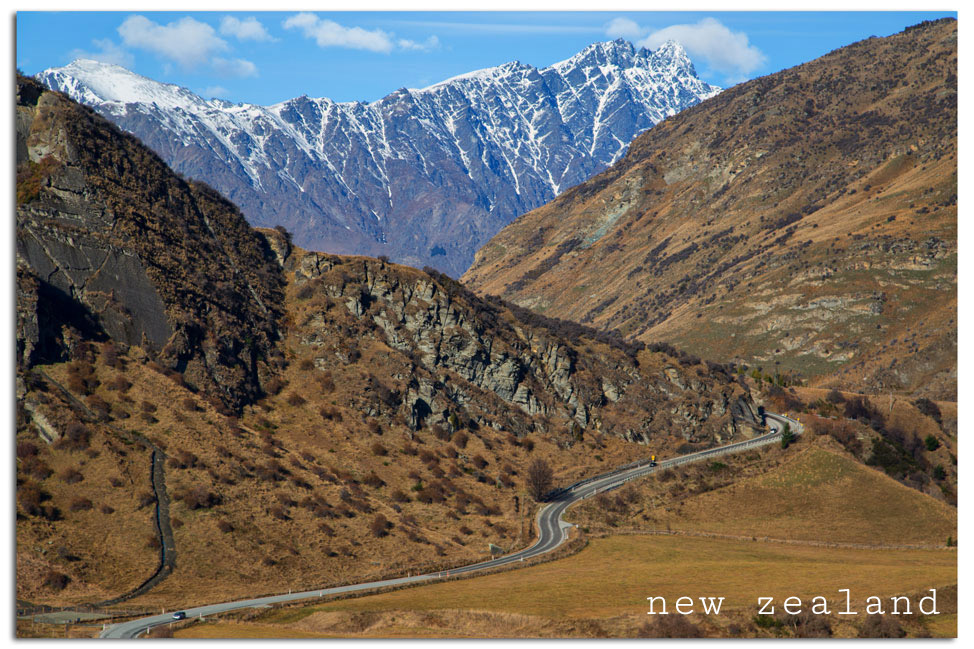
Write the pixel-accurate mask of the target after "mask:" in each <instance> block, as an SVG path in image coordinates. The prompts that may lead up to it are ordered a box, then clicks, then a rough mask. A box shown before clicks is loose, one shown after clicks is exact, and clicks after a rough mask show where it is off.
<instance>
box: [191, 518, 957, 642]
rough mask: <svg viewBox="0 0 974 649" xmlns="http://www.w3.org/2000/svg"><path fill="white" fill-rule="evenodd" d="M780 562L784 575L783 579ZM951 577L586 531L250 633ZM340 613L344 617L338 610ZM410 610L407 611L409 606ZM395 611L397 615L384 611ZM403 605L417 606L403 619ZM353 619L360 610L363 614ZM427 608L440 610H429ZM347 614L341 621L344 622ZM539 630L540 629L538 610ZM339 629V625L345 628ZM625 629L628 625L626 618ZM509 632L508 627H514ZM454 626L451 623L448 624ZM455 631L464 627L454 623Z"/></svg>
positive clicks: (858, 555)
mask: <svg viewBox="0 0 974 649" xmlns="http://www.w3.org/2000/svg"><path fill="white" fill-rule="evenodd" d="M783 572H786V573H787V574H788V578H787V580H783V579H782V578H781V575H782V573H783ZM955 581H956V555H955V554H953V553H951V552H943V551H932V550H927V551H924V550H911V551H874V550H873V551H871V550H857V549H844V548H843V549H835V548H821V547H809V546H787V545H777V544H756V543H752V542H746V541H728V540H714V539H699V538H674V537H642V536H624V537H609V538H600V539H595V540H593V541H592V542H591V543H590V545H589V547H587V548H586V549H585V550H583V551H582V552H581V553H579V554H578V555H575V556H572V557H568V558H566V559H562V560H559V561H556V562H554V563H550V564H544V565H541V566H536V567H531V568H527V569H524V570H518V571H513V572H508V573H502V574H497V575H490V576H486V577H480V578H475V579H468V580H462V581H457V582H451V583H445V584H436V585H431V586H424V587H420V588H412V589H407V590H402V591H396V592H392V593H387V594H379V595H373V596H368V597H362V598H358V599H351V600H345V601H339V602H334V603H329V604H322V605H317V606H312V607H304V608H300V609H297V610H286V611H281V612H271V613H268V614H266V615H263V616H261V618H260V619H259V621H258V622H257V624H259V626H257V627H255V628H254V633H255V635H259V636H260V637H267V636H266V635H265V634H266V633H267V630H268V628H274V626H276V627H277V634H278V635H281V636H290V633H291V631H292V630H294V631H295V632H296V634H297V635H304V634H306V633H309V632H317V633H321V634H323V635H325V634H327V635H331V634H336V635H345V636H349V635H351V636H355V635H357V634H358V633H362V631H366V629H362V630H360V631H359V632H358V633H356V632H355V631H354V630H353V629H351V628H349V627H348V626H347V625H348V623H349V621H350V620H352V619H355V617H354V616H355V615H358V616H361V614H362V613H371V614H383V613H384V614H387V615H386V616H385V618H384V619H383V618H380V617H378V616H376V617H373V618H372V620H373V623H374V624H375V623H378V622H379V621H380V620H381V621H382V622H384V624H385V625H386V626H385V628H383V626H382V625H379V627H378V628H373V629H371V630H368V635H373V636H379V637H384V636H387V635H397V634H398V633H400V632H402V629H399V628H397V626H396V621H395V619H394V618H395V617H397V616H398V617H400V618H401V620H400V625H401V624H402V622H403V621H407V620H410V619H413V621H415V617H414V613H415V612H444V611H448V610H454V611H456V610H460V611H469V612H474V611H475V612H477V613H478V614H483V613H485V612H487V613H501V614H516V615H520V616H535V617H537V618H540V619H541V620H544V621H547V622H549V623H554V624H553V625H552V626H554V627H555V628H556V629H560V630H561V631H562V632H563V633H564V634H565V635H576V634H573V633H565V631H566V630H567V629H566V627H565V626H560V625H559V623H561V624H562V625H563V624H565V623H567V622H574V623H575V624H576V625H577V626H578V629H579V631H580V633H579V634H578V635H583V636H585V635H588V633H587V631H590V630H592V627H591V626H585V625H582V624H579V622H580V621H582V620H601V621H602V622H603V626H600V627H596V628H597V629H600V630H601V632H600V633H599V632H597V633H596V635H605V634H606V633H607V631H608V629H609V628H612V629H614V630H616V631H619V630H620V629H618V628H616V627H617V626H619V625H620V624H621V625H622V626H625V625H624V623H621V622H620V620H618V619H614V618H620V617H621V618H623V619H624V620H627V621H628V622H629V624H631V625H633V626H634V623H638V621H641V619H640V618H642V617H643V616H644V615H645V609H646V597H648V596H657V595H661V596H664V597H666V598H668V599H669V601H670V602H671V603H670V607H671V608H672V606H673V604H672V602H674V601H675V600H676V598H677V597H680V596H684V595H692V596H694V597H700V596H711V595H713V596H724V597H726V598H727V599H726V600H725V602H724V608H723V609H722V610H723V611H725V613H722V615H728V614H732V613H734V611H735V610H737V611H744V612H746V611H751V610H752V609H753V608H754V606H755V605H756V604H757V598H758V597H760V596H774V597H776V598H778V601H779V602H780V601H781V599H783V598H784V597H788V596H792V595H794V596H798V597H802V598H804V599H805V601H809V602H810V600H811V598H812V597H814V596H816V595H823V596H825V597H826V598H827V599H828V600H829V601H831V602H838V601H840V598H841V596H842V595H841V594H840V593H837V592H836V591H837V589H838V588H850V589H851V591H852V593H853V595H852V597H853V599H854V600H855V601H858V602H862V601H863V600H864V599H865V597H867V596H870V595H877V596H890V595H892V594H896V593H904V592H919V591H923V590H925V589H927V588H931V587H934V588H937V587H942V586H945V585H948V584H952V583H954V582H955ZM336 612H341V613H344V614H345V615H344V616H336V615H335V613H336ZM409 612H413V613H409ZM392 613H394V615H390V614H392ZM411 616H413V617H412V618H411ZM358 619H360V620H361V619H362V618H361V617H359V618H358ZM430 619H436V617H435V616H432V617H431V618H430ZM343 625H345V626H343ZM533 626H534V631H535V633H539V634H544V635H547V634H545V633H544V625H543V624H541V623H540V621H538V622H536V623H535V624H534V625H533ZM508 628H510V627H502V628H499V629H495V630H494V631H493V632H490V631H488V632H486V633H485V635H488V636H491V637H504V635H506V634H505V631H507V629H508ZM204 629H205V627H203V628H201V629H200V630H199V632H197V631H194V630H192V629H191V630H188V631H187V632H186V635H188V636H197V633H199V634H203V633H205V634H206V636H207V637H228V636H230V637H254V636H252V635H250V631H249V625H245V624H237V625H232V624H228V625H225V626H224V625H218V626H217V627H216V628H215V630H214V629H210V630H204ZM343 629H344V630H343ZM630 630H631V629H630ZM415 631H418V635H420V636H424V635H433V634H434V631H433V629H431V628H430V626H429V622H427V626H425V627H421V628H419V629H416V630H415ZM513 634H516V631H514V632H513V633H512V635H513ZM450 635H452V634H450ZM458 635H461V636H462V635H465V633H464V632H463V631H462V630H459V633H458Z"/></svg>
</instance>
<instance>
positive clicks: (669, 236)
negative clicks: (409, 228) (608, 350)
mask: <svg viewBox="0 0 974 649" xmlns="http://www.w3.org/2000/svg"><path fill="white" fill-rule="evenodd" d="M956 66H957V23H956V21H954V20H943V21H937V22H935V23H928V24H921V25H918V26H916V27H914V28H910V29H907V30H905V31H904V32H903V33H900V34H895V35H893V36H890V37H888V38H872V39H868V40H865V41H862V42H860V43H856V44H853V45H850V46H848V47H844V48H841V49H838V50H836V51H834V52H832V53H830V54H828V55H826V56H824V57H821V58H820V59H817V60H815V61H811V62H809V63H805V64H803V65H800V66H798V67H795V68H792V69H789V70H784V71H782V72H778V73H776V74H772V75H768V76H766V77H762V78H760V79H755V80H753V81H749V82H747V83H742V84H740V85H738V86H735V87H734V88H731V89H729V90H726V91H724V92H722V93H721V94H720V95H718V96H716V97H714V98H712V99H709V100H707V101H705V102H702V103H700V104H699V105H697V106H694V107H692V108H689V109H687V110H685V111H683V112H681V113H680V114H679V115H676V116H674V117H672V118H670V119H667V120H666V121H665V122H663V123H661V124H659V125H658V126H656V127H654V128H652V129H651V130H649V131H647V132H646V133H644V134H642V135H640V136H639V137H637V138H636V139H635V140H634V141H633V143H632V145H631V147H630V149H629V152H628V153H627V155H626V157H625V158H623V159H622V160H620V161H619V162H618V163H616V164H615V165H613V166H612V167H611V168H610V169H608V170H607V171H605V172H604V173H602V174H599V175H598V176H595V177H593V178H591V179H590V180H588V181H586V182H585V183H582V184H580V185H578V186H576V187H574V188H572V189H570V190H568V191H566V192H564V193H563V194H561V195H560V196H559V197H558V198H556V199H555V200H554V201H552V202H551V203H549V204H548V205H545V206H544V207H542V208H539V209H537V210H535V211H533V212H530V213H528V214H525V215H523V216H522V217H520V218H519V219H517V220H516V221H515V222H514V223H512V224H511V225H509V226H508V227H506V228H505V229H504V230H503V231H501V232H500V233H498V234H497V236H495V237H494V238H493V239H492V240H491V241H490V242H489V243H488V244H486V245H485V246H484V247H483V248H482V249H481V250H480V251H478V253H477V259H476V261H475V263H474V265H473V266H472V267H471V268H470V269H469V270H468V271H467V273H466V274H465V275H464V276H463V280H464V282H465V283H467V284H468V285H469V286H471V287H473V288H475V289H476V290H477V291H481V292H484V293H490V294H494V295H499V296H501V297H503V298H504V299H508V300H512V301H515V302H516V303H518V304H519V305H521V306H523V307H525V308H530V309H534V310H536V311H539V312H542V313H545V314H548V315H552V316H555V317H560V318H570V319H572V320H576V321H578V322H581V323H585V324H592V325H593V326H597V327H599V328H605V329H613V330H615V331H618V332H619V333H620V334H622V335H625V336H630V337H633V338H636V339H638V340H643V341H646V342H649V341H657V340H665V341H668V342H671V343H673V344H676V345H678V346H680V347H682V348H684V349H689V350H693V352H694V353H696V354H699V355H701V356H703V357H705V358H710V359H713V360H719V361H725V362H726V361H734V362H738V363H746V364H749V365H752V366H763V367H764V368H765V370H767V371H768V372H769V373H770V372H772V371H773V369H772V368H777V369H780V370H790V371H793V372H797V373H800V374H801V375H802V376H804V377H806V378H813V379H815V380H819V381H821V382H822V384H823V385H838V386H845V387H847V388H848V389H851V390H857V391H858V390H876V391H885V390H888V389H892V390H903V391H909V392H913V393H916V394H918V395H921V394H922V395H925V396H930V397H934V398H939V399H946V400H953V399H954V398H955V392H956V380H955V379H953V378H952V377H953V376H955V375H956V366H957V361H956V358H957V357H956V354H957V327H956V324H955V322H956V304H957V303H956V295H957V284H956V282H957V257H956V255H957V76H956V70H957V67H956ZM907 341H908V342H907Z"/></svg>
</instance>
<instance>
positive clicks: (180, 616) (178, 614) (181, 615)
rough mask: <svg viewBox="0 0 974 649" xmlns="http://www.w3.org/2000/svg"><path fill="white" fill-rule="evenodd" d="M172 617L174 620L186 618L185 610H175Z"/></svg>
mask: <svg viewBox="0 0 974 649" xmlns="http://www.w3.org/2000/svg"><path fill="white" fill-rule="evenodd" d="M172 619H174V620H185V619H186V611H176V612H175V613H173V614H172Z"/></svg>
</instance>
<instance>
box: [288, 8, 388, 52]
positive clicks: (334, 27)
mask: <svg viewBox="0 0 974 649" xmlns="http://www.w3.org/2000/svg"><path fill="white" fill-rule="evenodd" d="M283 24H284V29H299V30H301V32H302V33H303V34H304V36H305V37H306V38H313V39H314V40H315V42H316V43H317V44H318V46H319V47H347V48H349V49H353V50H369V51H371V52H383V53H389V52H391V51H392V50H393V48H394V46H395V44H394V43H393V40H392V35H391V34H388V33H387V32H384V31H382V30H381V29H374V30H371V31H369V30H367V29H362V28H361V27H345V26H344V25H339V24H338V23H336V22H334V21H332V20H322V19H321V18H319V17H318V16H316V15H314V14H310V13H299V14H295V15H294V16H291V17H290V18H288V19H287V20H285V21H284V23H283Z"/></svg>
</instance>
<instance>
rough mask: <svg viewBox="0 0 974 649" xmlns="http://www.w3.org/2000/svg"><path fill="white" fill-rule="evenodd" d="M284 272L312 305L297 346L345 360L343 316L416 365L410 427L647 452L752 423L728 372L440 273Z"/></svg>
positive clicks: (363, 267) (304, 258)
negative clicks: (582, 438)
mask: <svg viewBox="0 0 974 649" xmlns="http://www.w3.org/2000/svg"><path fill="white" fill-rule="evenodd" d="M287 268H288V270H289V271H290V272H293V274H294V282H295V287H296V291H297V294H298V296H300V300H301V301H306V302H307V303H308V305H309V307H308V311H307V313H306V315H305V317H304V318H303V319H302V320H301V321H299V322H298V325H297V328H296V330H295V331H296V332H297V333H298V335H299V336H300V337H301V341H302V343H303V344H304V345H308V346H311V347H313V348H316V349H319V350H321V351H322V352H331V353H332V354H334V355H337V356H338V357H340V358H342V359H344V360H347V359H348V358H349V354H348V351H347V350H343V349H342V348H343V347H344V346H345V345H344V342H343V341H341V340H337V339H336V337H335V336H334V335H333V333H332V332H333V331H334V329H335V328H336V327H340V326H341V324H340V323H342V322H343V318H348V319H351V320H353V321H355V322H356V323H357V325H360V326H361V325H364V326H365V327H366V328H367V331H368V332H369V333H368V334H367V335H369V336H373V337H375V338H376V339H377V340H379V341H381V342H382V343H383V344H384V345H385V346H387V347H388V348H389V349H391V350H395V351H396V352H398V353H399V354H401V355H403V356H405V357H407V358H408V359H410V360H411V363H412V366H413V372H412V373H411V376H410V377H408V379H407V380H406V383H407V385H406V387H405V389H404V390H403V394H402V400H401V404H400V405H398V406H397V410H396V412H399V413H400V414H401V415H402V416H403V417H405V419H406V420H407V421H408V423H409V424H410V426H411V427H413V428H416V427H420V426H422V425H424V423H435V424H440V425H444V426H449V423H450V417H451V415H454V416H455V415H456V413H458V412H460V413H464V414H463V416H464V417H472V418H473V419H474V420H477V419H480V423H483V424H487V425H493V424H492V423H491V422H499V421H500V420H499V419H498V418H497V417H494V416H493V415H503V417H504V418H506V424H505V427H506V428H507V429H509V430H513V431H514V432H517V433H519V434H524V433H527V432H529V431H530V430H533V429H536V428H539V427H540V428H546V427H551V426H554V427H557V428H558V429H560V430H562V431H564V432H568V433H571V432H572V431H578V433H581V431H584V430H589V431H600V432H605V433H608V434H614V435H618V436H625V437H627V438H628V439H630V440H632V441H639V442H643V443H645V442H648V441H649V440H650V439H656V440H661V439H665V438H667V437H670V436H673V435H676V436H677V437H679V438H684V439H688V440H692V441H697V442H700V441H712V440H713V439H714V436H715V435H718V436H720V437H721V438H724V439H726V438H730V437H734V436H738V435H740V434H744V433H745V431H749V430H750V429H751V428H752V427H753V425H755V424H756V423H757V422H756V419H755V418H754V416H753V413H752V412H751V410H750V406H749V401H750V399H749V396H748V394H747V392H746V390H744V389H743V388H742V386H741V385H739V384H738V383H737V382H736V381H735V380H734V379H733V378H732V376H731V375H730V374H729V372H728V371H727V368H723V367H720V366H716V365H713V366H711V367H707V366H704V365H701V364H700V361H699V360H698V359H692V358H689V357H686V356H684V357H683V358H682V359H681V358H678V357H673V356H670V355H668V354H665V353H663V352H659V351H650V350H646V349H641V346H638V345H637V346H631V345H627V344H626V343H625V342H624V341H621V340H619V339H611V338H605V337H602V336H601V335H600V334H599V333H598V332H595V331H593V330H586V329H585V328H584V327H578V326H577V325H572V324H570V323H563V322H562V323H559V322H555V321H544V319H543V318H539V317H538V316H536V315H534V314H531V313H530V312H526V311H523V310H516V311H512V310H511V308H510V306H509V305H505V304H503V303H501V302H499V301H495V302H488V301H485V300H482V299H480V298H478V297H476V296H474V295H473V294H471V293H470V292H468V291H466V290H465V289H464V288H463V287H462V286H461V285H460V284H458V283H456V282H455V281H453V280H451V279H449V278H448V277H446V276H444V275H441V274H439V273H436V272H435V271H432V273H427V272H418V271H413V270H411V269H407V268H404V267H401V266H395V265H393V264H388V263H385V262H382V261H376V260H370V259H364V258H352V259H349V258H342V257H335V256H331V255H326V254H322V253H311V252H304V251H297V252H296V254H295V255H293V256H292V257H290V258H289V259H288V261H287ZM323 298H326V299H323ZM515 309H516V307H515ZM336 310H339V311H341V312H342V313H343V314H344V315H336V314H335V311H336ZM559 327H562V328H563V330H562V331H559V330H558V329H559ZM600 338H602V339H601V340H600ZM390 414H395V413H394V412H393V413H390ZM570 438H571V434H570V435H568V439H570Z"/></svg>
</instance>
